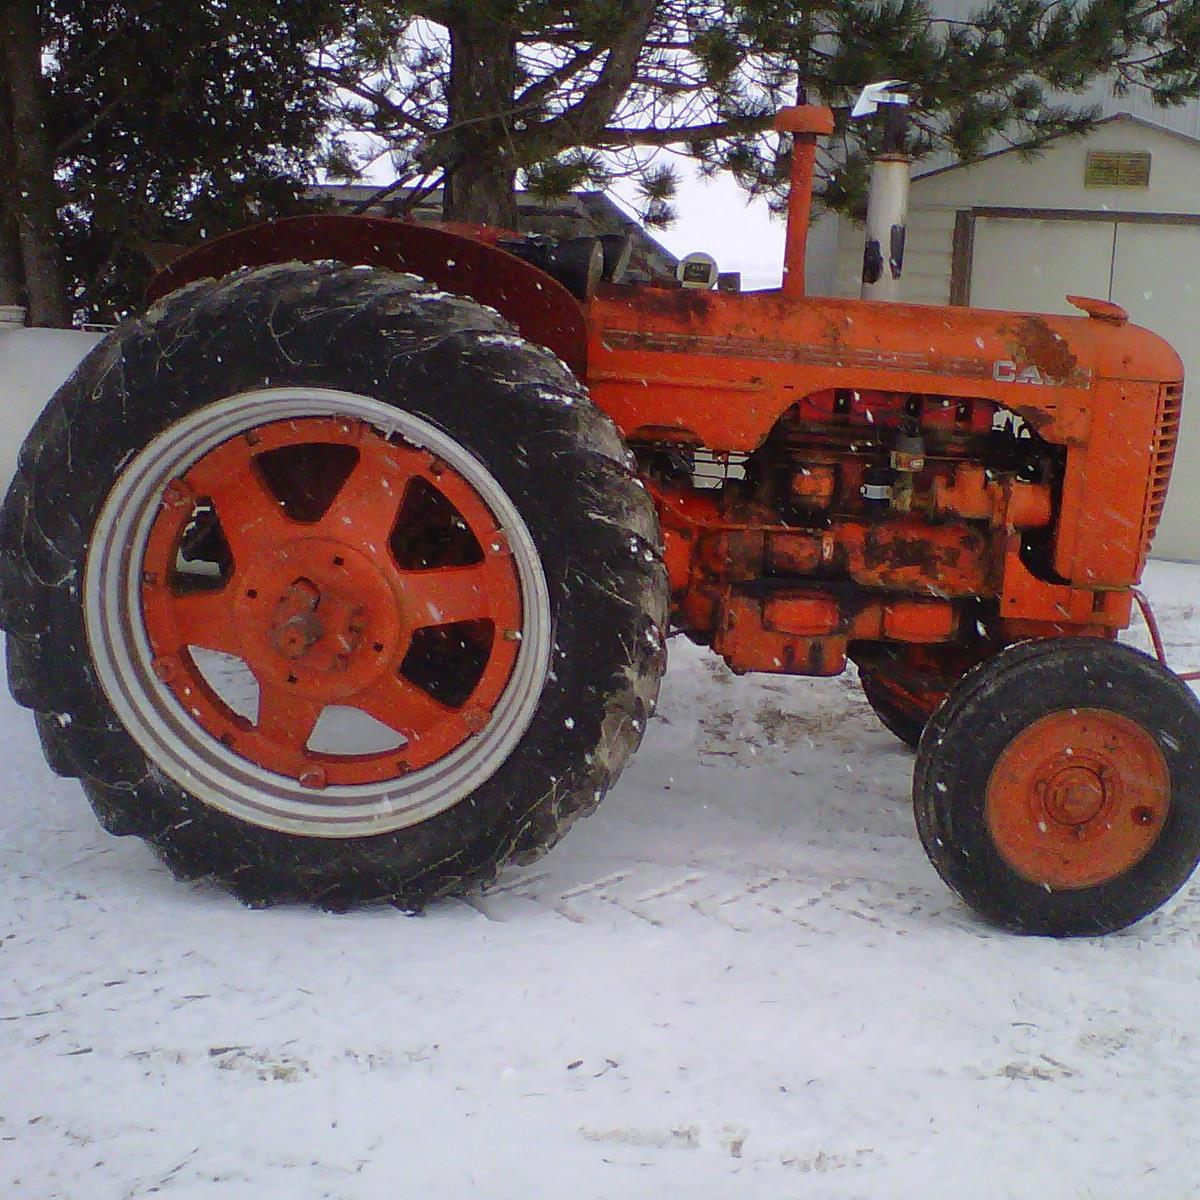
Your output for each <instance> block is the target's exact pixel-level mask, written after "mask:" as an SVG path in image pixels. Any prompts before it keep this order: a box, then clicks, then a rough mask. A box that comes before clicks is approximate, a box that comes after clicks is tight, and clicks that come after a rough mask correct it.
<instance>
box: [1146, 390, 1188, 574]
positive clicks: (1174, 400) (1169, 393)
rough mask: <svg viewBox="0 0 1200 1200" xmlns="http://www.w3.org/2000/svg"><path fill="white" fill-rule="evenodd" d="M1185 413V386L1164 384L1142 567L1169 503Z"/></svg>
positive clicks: (1159, 404) (1152, 452)
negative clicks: (1181, 422)
mask: <svg viewBox="0 0 1200 1200" xmlns="http://www.w3.org/2000/svg"><path fill="white" fill-rule="evenodd" d="M1182 410H1183V384H1182V383H1165V384H1163V386H1162V390H1161V391H1160V392H1159V394H1158V420H1157V421H1156V422H1155V427H1154V444H1153V446H1152V448H1151V455H1150V480H1149V486H1148V487H1147V489H1146V509H1145V512H1144V513H1143V515H1142V556H1141V562H1142V565H1143V566H1144V565H1145V563H1146V556H1147V555H1148V554H1149V553H1150V543H1151V542H1152V541H1153V540H1154V533H1155V531H1156V530H1157V529H1158V522H1159V520H1160V518H1161V517H1162V511H1163V505H1164V504H1165V503H1166V501H1167V485H1168V484H1169V483H1170V482H1171V464H1172V463H1173V462H1174V461H1175V445H1176V443H1177V442H1178V441H1179V417H1180V413H1181V412H1182Z"/></svg>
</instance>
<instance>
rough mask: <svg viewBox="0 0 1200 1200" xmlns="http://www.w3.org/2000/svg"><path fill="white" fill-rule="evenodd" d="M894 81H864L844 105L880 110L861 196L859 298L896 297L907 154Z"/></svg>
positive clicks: (903, 113) (903, 114)
mask: <svg viewBox="0 0 1200 1200" xmlns="http://www.w3.org/2000/svg"><path fill="white" fill-rule="evenodd" d="M899 83H900V80H898V79H889V80H885V81H884V82H882V83H872V84H869V85H868V86H867V87H865V88H863V91H862V95H861V96H859V98H858V100H857V101H856V102H855V105H854V107H853V108H852V109H851V110H850V116H851V117H867V116H871V115H872V114H874V113H875V112H876V111H877V110H880V109H882V110H883V120H882V124H883V141H882V145H881V146H880V150H879V153H878V154H877V155H876V156H875V161H874V165H873V166H872V168H871V188H870V192H869V193H868V196H867V230H866V245H865V247H864V248H863V269H862V290H861V292H860V295H861V296H862V298H863V299H864V300H898V299H899V298H900V277H901V275H902V274H903V272H904V240H905V228H906V225H907V222H908V188H909V177H910V173H911V167H912V156H911V155H910V154H908V153H907V152H906V150H905V139H906V135H907V132H908V97H907V96H906V95H904V94H903V93H899V92H893V91H892V90H891V89H892V88H894V87H896V86H897V85H898V84H899Z"/></svg>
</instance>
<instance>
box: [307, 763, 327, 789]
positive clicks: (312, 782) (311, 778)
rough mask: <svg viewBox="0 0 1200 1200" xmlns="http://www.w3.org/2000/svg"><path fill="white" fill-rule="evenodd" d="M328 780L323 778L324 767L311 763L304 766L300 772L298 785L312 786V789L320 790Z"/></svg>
mask: <svg viewBox="0 0 1200 1200" xmlns="http://www.w3.org/2000/svg"><path fill="white" fill-rule="evenodd" d="M327 782H328V781H327V780H326V778H325V768H324V767H322V766H319V765H318V764H317V763H313V765H312V766H311V767H305V768H304V770H303V771H301V772H300V786H301V787H306V788H312V789H313V791H320V790H321V789H322V788H323V787H325V785H326V783H327Z"/></svg>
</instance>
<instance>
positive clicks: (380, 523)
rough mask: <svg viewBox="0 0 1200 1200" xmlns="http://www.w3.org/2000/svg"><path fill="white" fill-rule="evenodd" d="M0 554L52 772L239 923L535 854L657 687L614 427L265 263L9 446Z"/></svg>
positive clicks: (629, 488) (553, 371) (534, 364)
mask: <svg viewBox="0 0 1200 1200" xmlns="http://www.w3.org/2000/svg"><path fill="white" fill-rule="evenodd" d="M0 549H2V557H0V564H2V567H0V569H2V570H3V572H4V584H5V587H4V597H5V598H4V606H3V611H2V613H0V615H2V616H3V619H4V625H5V628H6V629H7V631H8V634H9V638H8V652H9V663H10V686H11V687H12V690H13V693H14V695H15V696H16V697H17V699H18V700H19V701H20V702H21V703H23V704H26V705H27V706H28V707H31V708H33V709H34V710H35V712H37V713H38V714H39V717H38V728H39V733H40V735H41V737H42V741H43V746H44V748H45V750H46V754H47V758H48V760H49V761H50V763H51V765H52V766H53V767H54V769H55V770H57V771H59V772H60V773H63V774H67V775H74V776H78V777H80V778H81V779H82V780H83V782H84V787H85V791H86V792H87V794H88V796H89V798H90V799H91V801H92V803H93V806H94V807H95V809H96V811H97V814H98V816H99V817H100V819H101V820H102V822H103V823H104V824H105V826H106V828H109V829H110V830H112V831H114V832H119V833H135V834H137V835H139V836H141V837H143V838H145V839H146V840H147V841H148V842H150V843H151V845H153V846H154V847H155V849H156V850H158V851H159V853H160V854H161V855H162V857H163V858H164V859H165V860H166V861H167V862H168V863H169V864H170V865H171V867H172V868H173V869H174V870H175V871H176V873H177V874H179V875H180V876H183V877H187V878H196V877H209V878H212V879H214V880H216V881H217V882H219V883H221V884H222V885H224V886H226V887H228V888H229V889H230V890H232V891H234V892H235V893H236V894H237V895H239V896H240V897H241V898H242V899H244V900H247V901H249V902H253V903H270V902H275V901H280V900H304V901H309V902H313V903H318V904H321V905H323V906H326V907H332V908H344V907H348V906H351V905H355V904H361V903H366V902H372V901H383V900H386V901H391V902H394V903H398V904H401V905H404V906H406V907H413V908H415V907H419V906H421V905H422V904H424V903H426V902H427V901H428V900H429V899H430V898H432V897H434V896H438V895H442V894H445V893H448V892H454V891H461V890H463V889H464V888H466V887H468V886H470V885H473V884H477V883H480V882H486V881H487V880H488V879H490V878H491V877H492V876H494V874H495V873H496V871H497V870H498V869H499V867H500V866H501V865H502V864H503V863H504V862H506V861H509V860H510V859H513V858H518V857H519V858H525V857H528V856H531V855H533V854H535V853H538V852H540V851H542V850H544V849H546V848H547V847H548V846H550V845H552V844H553V842H554V841H555V840H557V838H558V837H559V836H560V835H561V833H562V832H563V831H564V830H565V828H566V827H567V826H568V825H569V824H570V822H571V820H572V819H573V818H574V817H575V816H577V815H579V814H581V813H583V812H586V811H589V810H590V809H591V808H592V807H594V805H595V804H596V802H597V801H598V800H599V799H600V797H601V796H602V795H603V793H604V792H605V791H606V790H607V788H608V787H609V786H610V785H611V783H612V781H613V780H614V779H615V778H616V777H617V775H618V774H619V772H620V770H621V768H622V767H623V765H624V763H625V761H626V760H627V758H628V756H629V755H630V754H631V753H632V751H633V749H634V748H635V747H636V745H637V743H638V742H639V741H640V738H641V734H642V731H643V729H644V727H645V722H646V719H647V717H648V716H649V713H650V711H651V709H652V706H653V702H654V698H655V696H656V694H657V688H658V680H659V677H660V675H661V671H662V666H663V648H662V646H663V643H662V632H661V631H662V628H663V625H664V622H665V618H666V589H665V579H664V574H663V569H662V564H661V559H660V556H659V553H658V532H657V523H656V518H655V515H654V511H653V507H652V505H651V503H650V501H649V498H648V497H647V496H646V493H645V492H644V490H643V489H642V488H641V487H640V486H639V485H638V482H637V480H636V478H635V477H634V475H633V474H632V472H631V469H630V467H629V464H628V456H627V454H626V452H625V450H624V447H623V445H622V443H621V441H620V438H619V436H618V434H617V433H616V430H615V428H614V427H613V426H612V425H611V423H610V422H609V421H608V420H607V418H605V417H604V416H603V415H602V414H600V413H599V412H598V411H597V410H596V409H595V408H594V407H593V406H592V405H591V404H590V403H589V402H588V400H587V399H586V396H585V395H584V393H583V392H582V389H581V388H580V387H579V385H578V383H577V382H576V381H575V379H574V377H573V376H571V375H570V373H569V372H568V371H567V370H566V369H565V368H564V367H563V366H562V365H561V364H560V363H558V362H557V360H555V359H554V358H553V356H552V355H550V354H549V353H548V352H546V351H545V350H543V349H541V348H540V347H536V346H532V345H530V344H528V343H525V342H523V341H522V340H521V339H520V338H518V337H516V336H515V335H514V334H513V333H512V331H511V329H510V328H509V327H508V326H507V325H506V324H505V323H504V322H503V320H501V319H500V318H499V317H497V316H496V315H495V314H494V313H492V312H490V310H485V309H483V308H481V307H480V306H478V305H476V304H474V303H472V302H471V301H469V300H465V299H462V298H458V297H451V296H446V295H445V294H443V293H434V292H430V291H429V290H427V289H425V287H424V285H422V284H421V283H420V282H419V281H417V280H414V279H412V278H411V277H405V276H396V275H388V274H383V273H379V272H366V271H361V270H347V269H344V268H333V267H329V268H315V267H301V266H296V265H291V266H286V267H271V268H265V269H263V270H258V271H252V272H247V273H245V274H242V275H239V276H235V277H231V278H230V279H227V280H224V281H221V282H218V283H212V282H208V283H205V284H200V285H195V286H193V287H192V288H189V289H187V290H185V291H184V292H182V293H179V294H177V295H176V296H174V297H171V298H168V299H167V300H166V301H164V302H163V303H162V304H160V305H158V306H156V308H155V309H154V310H152V311H151V313H149V314H148V315H147V317H146V318H144V319H142V320H141V321H137V322H132V323H129V324H127V325H126V326H123V327H122V328H121V329H120V330H118V331H117V332H116V333H114V334H113V335H112V336H111V337H110V338H109V339H108V340H107V341H106V342H105V343H104V344H103V345H102V346H101V347H99V348H98V349H97V350H96V351H95V352H94V353H93V354H92V355H91V356H90V357H89V358H88V359H87V360H86V361H85V363H84V364H83V366H82V367H81V370H80V372H79V373H78V374H77V375H76V376H75V377H74V378H73V379H72V380H71V381H70V382H69V383H68V384H67V385H66V386H65V387H64V388H63V390H62V391H61V392H60V393H59V395H58V396H56V397H55V399H54V400H53V401H52V402H51V405H50V407H49V408H48V410H47V412H46V413H45V414H43V417H42V418H41V420H40V421H39V422H38V425H37V426H36V427H35V430H34V432H33V433H32V434H31V437H30V439H29V442H28V444H27V446H26V447H25V450H24V452H23V454H22V460H21V467H20V470H19V473H18V477H17V480H16V482H15V484H14V487H13V489H12V491H11V492H10V495H9V498H8V501H7V503H6V506H5V510H4V515H3V525H2V527H0Z"/></svg>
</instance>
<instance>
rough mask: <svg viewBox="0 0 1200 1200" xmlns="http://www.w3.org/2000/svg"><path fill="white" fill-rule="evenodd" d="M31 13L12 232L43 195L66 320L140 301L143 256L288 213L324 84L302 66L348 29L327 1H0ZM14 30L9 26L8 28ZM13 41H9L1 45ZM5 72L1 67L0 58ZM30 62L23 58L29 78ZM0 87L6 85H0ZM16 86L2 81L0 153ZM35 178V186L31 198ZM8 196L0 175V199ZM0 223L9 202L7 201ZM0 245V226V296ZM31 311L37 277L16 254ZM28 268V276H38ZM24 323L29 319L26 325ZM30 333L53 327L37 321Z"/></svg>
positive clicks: (310, 165)
mask: <svg viewBox="0 0 1200 1200" xmlns="http://www.w3.org/2000/svg"><path fill="white" fill-rule="evenodd" d="M0 3H2V5H3V11H4V12H5V13H6V14H7V13H9V12H11V11H13V10H15V8H18V7H20V8H23V9H24V10H26V11H27V12H29V13H33V14H35V20H36V25H35V28H36V30H37V34H36V36H37V39H38V40H37V42H36V43H35V45H36V46H37V49H36V51H35V53H34V54H33V56H32V58H33V61H34V63H36V62H37V60H38V58H40V59H41V65H42V66H43V69H44V78H43V79H42V80H40V82H39V84H38V87H39V89H40V91H41V93H42V99H43V102H44V114H43V118H42V127H43V128H44V130H45V135H46V149H47V155H48V157H47V160H46V162H45V163H43V164H42V165H41V168H40V170H38V171H35V172H34V173H33V174H32V175H30V176H29V178H28V179H27V180H25V182H23V183H21V184H20V186H19V191H20V193H21V195H20V196H19V199H18V203H17V209H18V212H19V213H20V217H21V225H22V233H24V228H25V225H26V224H27V223H28V221H29V220H30V219H32V218H33V217H34V216H35V214H36V213H39V212H40V213H42V214H43V215H44V213H45V210H46V206H45V204H42V205H41V207H40V208H39V207H38V206H37V204H36V203H35V202H36V201H38V199H39V197H40V196H45V195H51V196H52V199H50V200H49V201H48V203H49V209H50V211H51V213H52V214H53V213H54V212H55V211H56V212H57V216H56V217H52V219H51V221H50V228H48V229H47V228H46V227H45V222H44V221H43V222H42V227H41V234H42V236H41V238H40V245H39V246H38V247H36V249H37V251H38V253H40V254H41V256H42V259H46V258H49V257H52V256H54V255H56V254H57V255H58V256H60V258H59V260H60V261H61V262H63V264H64V267H63V271H64V274H65V278H66V283H65V285H64V284H63V283H62V282H61V279H60V282H59V284H58V285H57V286H58V291H59V294H60V296H64V299H63V300H62V301H60V303H61V304H62V305H63V312H61V313H59V314H58V316H59V318H61V317H62V316H63V315H64V313H69V311H70V310H71V309H74V310H76V311H82V312H84V313H86V314H87V315H88V316H90V317H91V318H92V319H94V320H111V319H113V318H114V317H116V316H119V315H121V314H122V313H124V312H127V311H129V310H130V309H132V308H135V307H137V306H138V304H139V303H140V299H141V292H142V290H143V289H144V286H145V283H146V282H147V280H148V278H149V277H150V275H151V274H152V273H153V270H154V264H153V261H152V260H153V258H154V253H155V251H154V247H155V246H156V245H158V244H161V243H168V244H171V243H175V244H186V243H189V242H194V241H196V240H198V239H199V238H200V237H201V236H202V235H208V236H215V235H216V234H218V233H222V232H224V231H225V230H228V229H232V228H236V227H238V226H241V225H245V224H248V223H250V222H252V221H254V220H260V219H265V218H266V217H268V216H272V215H277V214H281V213H287V212H290V211H294V210H296V209H297V207H298V205H299V197H300V195H301V193H302V191H303V188H304V186H305V185H306V183H307V182H308V181H309V180H310V179H311V177H312V175H313V174H314V171H315V167H316V164H317V163H318V161H319V160H320V156H321V154H322V137H323V128H324V124H325V121H326V120H327V118H328V115H329V110H328V106H327V97H328V93H329V85H328V84H327V83H326V82H325V81H323V80H321V79H320V78H318V77H317V76H316V75H315V74H314V73H313V70H312V63H313V61H314V58H315V56H316V54H317V53H318V52H319V49H320V47H321V45H322V44H323V43H324V42H325V41H327V40H329V39H330V38H332V37H334V36H335V35H336V34H337V33H338V31H339V30H340V28H341V26H342V23H343V22H344V20H345V19H346V9H345V7H344V6H343V5H341V4H339V3H336V2H335V0H189V2H188V3H184V4H181V3H178V2H177V0H42V2H41V3H36V2H35V0H0ZM7 28H8V29H9V30H10V31H11V28H12V27H11V26H8V27H7ZM7 41H8V42H9V43H11V42H12V36H11V32H10V33H9V36H8V38H7ZM10 58H11V55H10ZM29 58H30V55H28V54H26V56H25V62H26V66H28V60H29ZM6 81H9V82H8V85H7V87H6ZM16 84H17V79H16V77H15V76H12V75H11V74H10V75H9V76H3V77H0V149H2V148H3V144H4V139H5V137H6V136H8V137H10V138H11V137H12V136H13V132H14V129H15V131H16V143H17V151H18V153H17V155H16V159H17V161H18V162H20V161H21V153H20V151H21V150H22V147H23V146H25V147H27V145H28V141H29V138H28V132H27V130H26V131H23V130H22V129H21V127H20V125H19V122H17V121H16V120H15V114H14V118H13V120H11V121H9V122H5V121H4V112H5V107H6V105H5V97H6V96H11V99H12V100H15V99H17V91H16ZM3 161H4V156H3V155H2V154H0V163H3ZM31 179H36V181H37V182H38V186H39V187H40V188H41V189H42V190H41V192H39V191H38V190H37V188H35V189H33V190H32V191H31V189H30V187H28V186H27V184H28V183H29V181H30V180H31ZM12 187H14V181H13V178H12V175H11V172H5V171H4V169H3V166H2V165H0V197H2V196H3V193H4V192H5V190H7V189H11V188H12ZM3 208H4V212H5V214H7V212H8V211H9V208H10V203H5V204H4V206H3ZM6 244H9V245H11V241H10V240H9V239H6V237H5V233H4V221H3V220H0V294H10V293H11V292H12V291H13V287H12V281H11V280H10V281H9V284H8V286H7V290H6V291H5V289H4V284H3V281H4V279H5V278H6V271H7V272H9V273H11V267H6V266H5V264H6V262H7V261H8V259H9V257H10V255H6V254H5V251H4V247H5V245H6ZM21 250H22V254H21V278H20V279H19V280H18V281H17V282H18V284H19V286H20V289H21V290H22V291H23V293H24V295H25V297H26V298H27V300H28V302H29V303H30V305H31V308H32V307H33V301H34V297H35V294H38V292H39V288H38V278H39V277H40V276H39V274H38V272H37V271H36V270H34V271H33V272H31V259H30V255H29V252H28V251H29V247H27V246H26V245H25V241H24V239H23V241H22V245H21ZM36 266H37V263H36V261H35V262H34V267H35V268H36ZM31 315H34V314H32V313H31ZM42 323H61V319H59V320H43V321H42Z"/></svg>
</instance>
